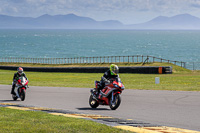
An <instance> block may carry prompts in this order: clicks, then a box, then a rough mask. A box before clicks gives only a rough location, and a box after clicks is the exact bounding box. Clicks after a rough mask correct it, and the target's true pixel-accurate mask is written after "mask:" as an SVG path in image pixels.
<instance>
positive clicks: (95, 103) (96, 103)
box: [89, 95, 99, 108]
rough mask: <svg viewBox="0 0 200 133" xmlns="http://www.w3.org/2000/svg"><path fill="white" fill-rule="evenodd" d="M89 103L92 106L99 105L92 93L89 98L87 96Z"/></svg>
mask: <svg viewBox="0 0 200 133" xmlns="http://www.w3.org/2000/svg"><path fill="white" fill-rule="evenodd" d="M89 104H90V106H91V107H92V108H97V107H98V106H99V102H98V101H96V100H95V99H94V98H93V96H92V95H90V98H89Z"/></svg>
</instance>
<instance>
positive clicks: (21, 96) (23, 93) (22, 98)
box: [20, 89, 25, 101]
mask: <svg viewBox="0 0 200 133" xmlns="http://www.w3.org/2000/svg"><path fill="white" fill-rule="evenodd" d="M20 98H21V100H22V101H24V100H25V91H24V89H22V91H21V93H20Z"/></svg>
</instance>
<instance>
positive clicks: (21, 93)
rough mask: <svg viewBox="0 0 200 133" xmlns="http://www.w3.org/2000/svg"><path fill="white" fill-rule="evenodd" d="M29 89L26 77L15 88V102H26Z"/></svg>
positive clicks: (21, 78)
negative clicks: (19, 100) (18, 100)
mask: <svg viewBox="0 0 200 133" xmlns="http://www.w3.org/2000/svg"><path fill="white" fill-rule="evenodd" d="M27 88H28V80H26V78H25V77H20V78H19V80H18V81H17V83H16V86H15V90H14V92H15V94H12V98H13V100H15V101H16V100H17V99H18V98H20V99H21V100H22V101H24V100H25V95H26V89H27Z"/></svg>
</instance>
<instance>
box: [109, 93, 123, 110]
mask: <svg viewBox="0 0 200 133" xmlns="http://www.w3.org/2000/svg"><path fill="white" fill-rule="evenodd" d="M120 103H121V95H120V94H118V93H117V94H115V95H114V100H113V101H112V97H111V98H110V109H112V110H116V109H117V108H118V107H119V105H120Z"/></svg>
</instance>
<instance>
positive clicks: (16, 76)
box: [11, 67, 28, 94]
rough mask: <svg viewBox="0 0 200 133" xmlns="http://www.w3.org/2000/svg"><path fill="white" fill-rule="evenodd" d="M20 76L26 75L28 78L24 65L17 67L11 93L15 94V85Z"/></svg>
mask: <svg viewBox="0 0 200 133" xmlns="http://www.w3.org/2000/svg"><path fill="white" fill-rule="evenodd" d="M19 77H25V78H26V80H28V78H27V77H26V74H25V73H24V72H23V68H22V67H19V68H17V72H16V73H15V74H14V76H13V83H12V89H11V94H15V92H14V89H15V85H16V83H17V80H19Z"/></svg>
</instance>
